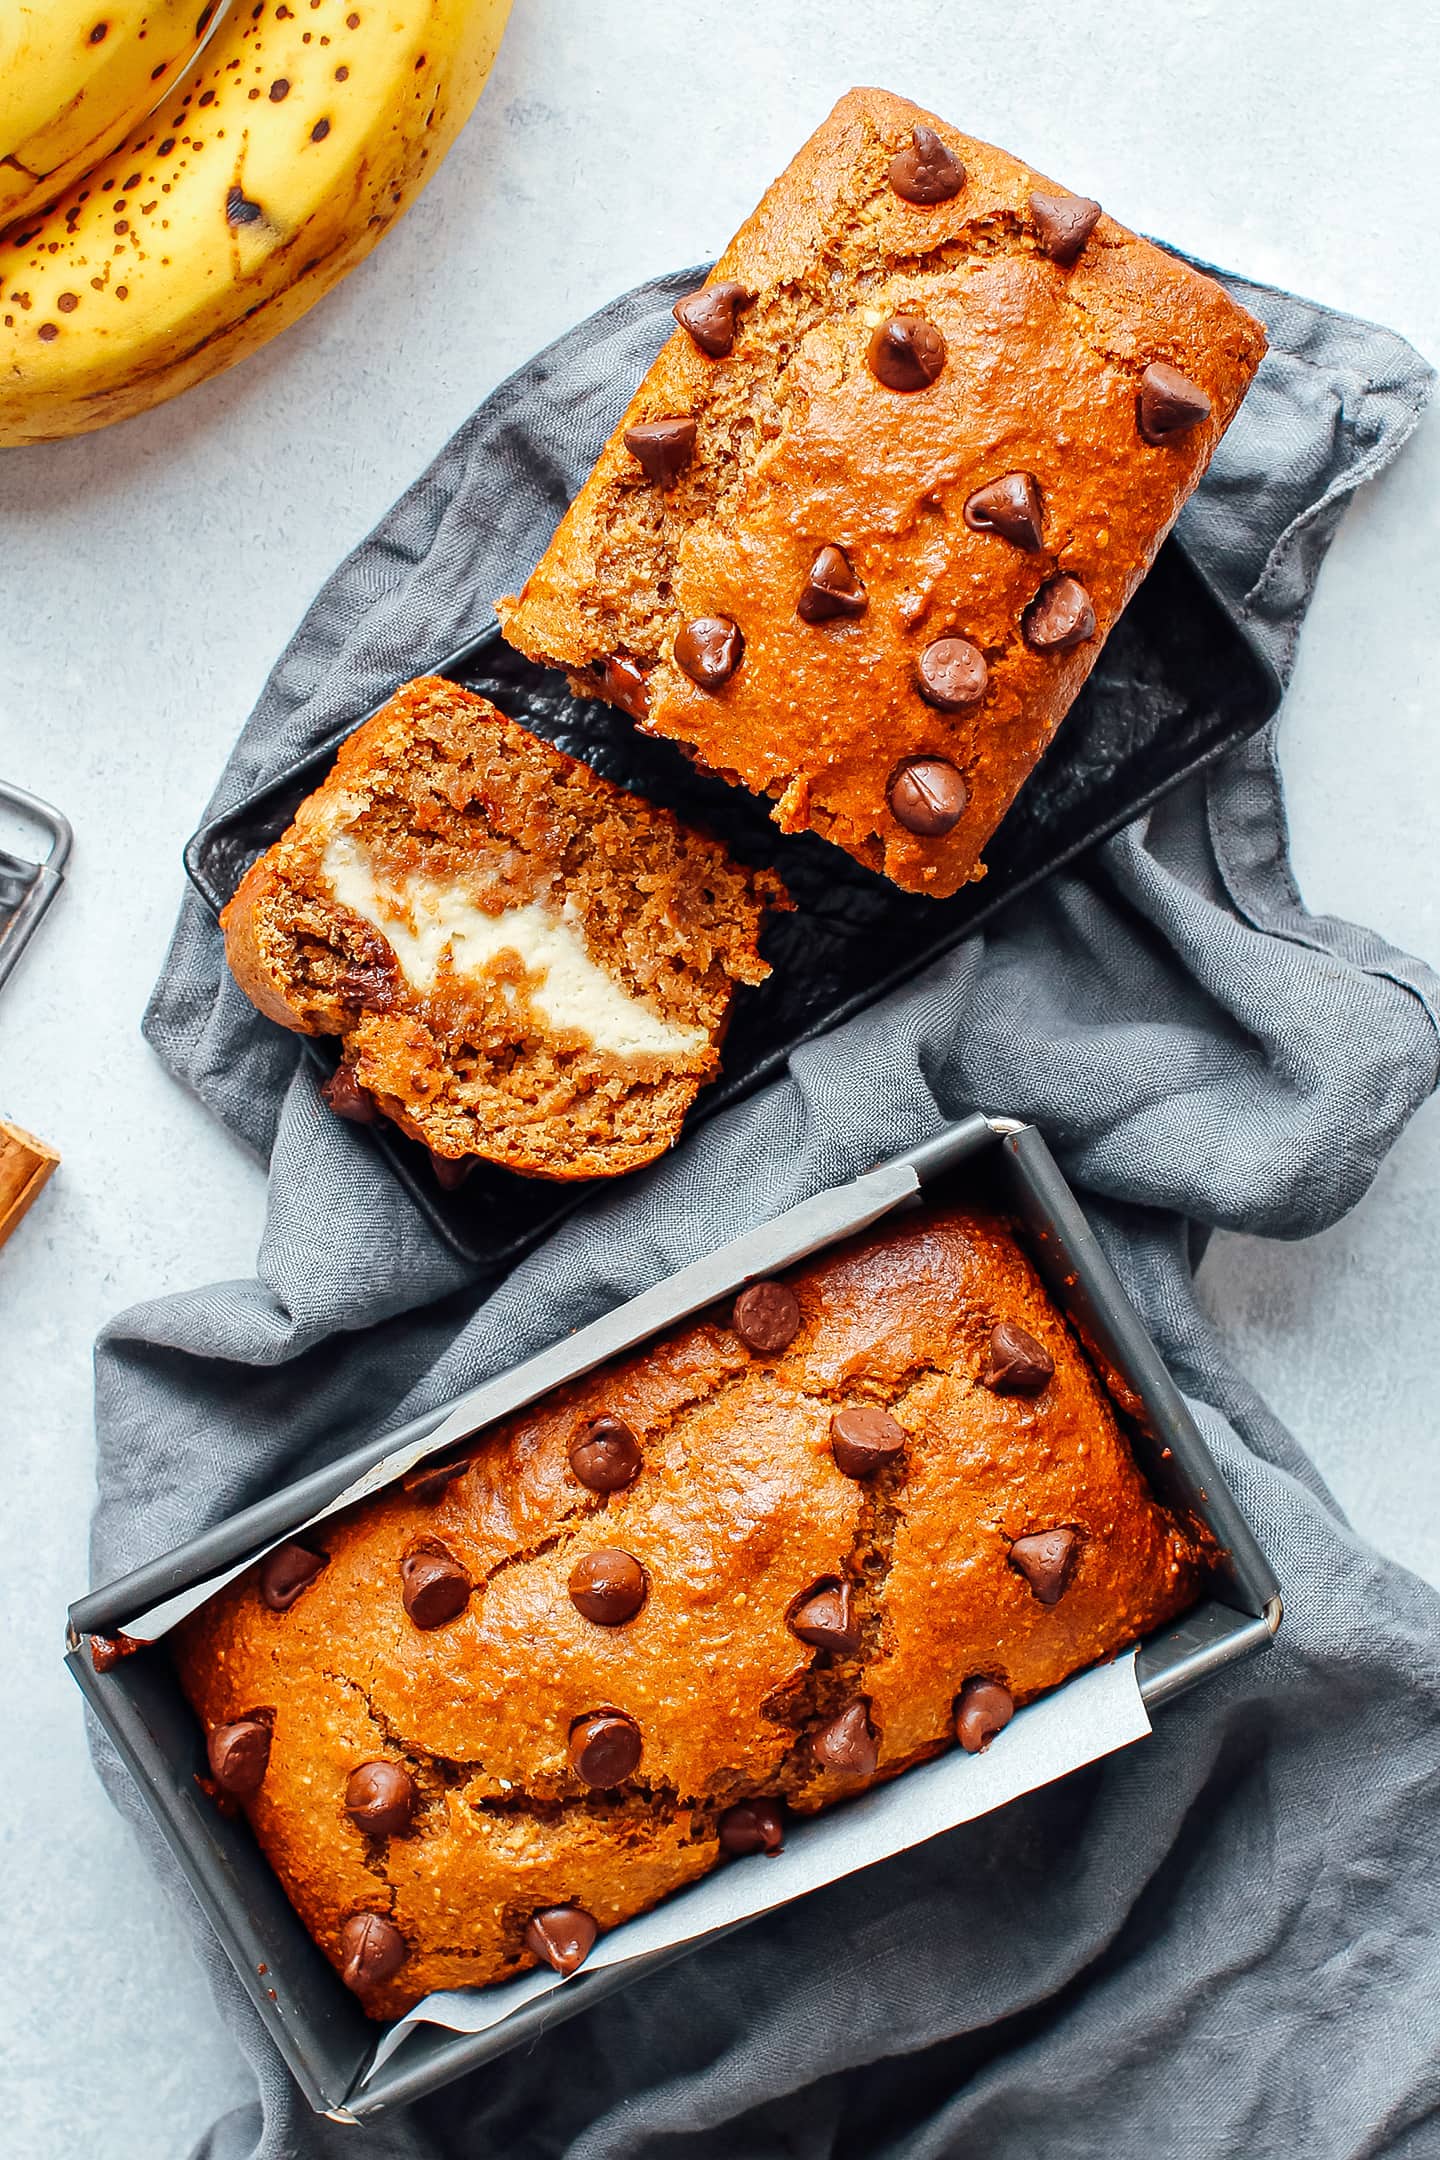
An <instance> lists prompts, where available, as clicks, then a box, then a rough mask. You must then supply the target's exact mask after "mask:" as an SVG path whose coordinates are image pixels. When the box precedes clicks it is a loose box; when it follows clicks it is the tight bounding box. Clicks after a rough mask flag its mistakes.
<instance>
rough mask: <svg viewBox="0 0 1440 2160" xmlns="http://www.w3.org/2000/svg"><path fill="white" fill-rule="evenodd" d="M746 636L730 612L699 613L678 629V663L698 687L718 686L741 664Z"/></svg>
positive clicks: (676, 644)
mask: <svg viewBox="0 0 1440 2160" xmlns="http://www.w3.org/2000/svg"><path fill="white" fill-rule="evenodd" d="M744 652H745V640H744V638H743V637H741V635H740V632H739V630H738V629H737V628H736V626H735V624H734V623H733V622H731V620H730V618H729V616H728V615H697V616H696V618H695V620H694V622H687V623H685V624H683V625H682V627H681V628H680V629H679V630H677V631H676V633H675V664H676V666H677V667H679V668H683V669H684V671H685V673H686V674H687V675H688V676H689V678H690V680H691V682H693V683H694V684H695V686H696V688H697V689H699V690H719V689H721V688H722V687H723V686H724V685H725V684H726V683H727V682H729V680H730V677H731V676H732V675H733V674H734V672H735V670H736V668H738V667H739V665H740V662H741V660H742V658H743V657H744Z"/></svg>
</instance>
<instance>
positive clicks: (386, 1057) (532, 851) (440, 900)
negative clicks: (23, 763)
mask: <svg viewBox="0 0 1440 2160" xmlns="http://www.w3.org/2000/svg"><path fill="white" fill-rule="evenodd" d="M786 905H788V902H787V901H786V897H785V893H784V889H783V887H782V886H781V884H780V882H779V880H778V879H776V878H773V877H770V876H769V875H767V874H766V873H765V872H761V871H751V870H747V869H745V868H744V867H743V866H742V865H740V864H738V863H735V862H732V861H731V860H730V858H729V857H728V856H727V854H726V853H725V850H724V849H723V848H722V847H721V846H720V845H719V843H718V842H717V841H714V840H712V839H709V838H708V837H707V836H705V835H704V834H701V833H697V832H692V831H690V830H689V829H688V828H687V827H685V826H683V825H681V824H679V823H678V822H677V820H676V819H675V818H673V817H672V816H671V815H670V813H669V812H668V811H666V810H659V809H656V808H654V807H653V806H652V805H651V804H649V803H646V802H643V801H641V800H640V799H639V797H637V796H635V795H630V794H627V793H626V792H625V791H624V790H622V789H620V788H617V787H614V786H612V785H611V783H610V782H609V781H607V780H602V779H601V778H600V777H599V776H598V775H597V774H595V773H593V772H591V771H590V769H589V767H588V766H585V765H581V764H578V763H577V762H576V761H575V760H574V759H572V758H567V757H563V756H562V755H561V754H560V752H559V751H557V750H554V749H552V748H551V746H550V745H549V744H548V743H545V742H542V741H540V740H539V738H538V737H536V736H534V735H531V734H529V733H528V732H527V731H526V730H525V729H524V728H520V727H516V726H515V725H514V723H513V722H512V721H509V720H507V719H506V718H505V717H504V715H503V714H502V713H499V712H497V711H496V709H495V707H494V706H493V705H490V704H488V703H487V702H486V700H485V699H484V698H479V697H475V696H473V695H472V694H471V693H470V692H469V691H467V690H461V689H458V688H457V687H456V685H455V684H454V683H450V682H446V681H443V680H441V679H440V678H438V677H430V678H426V679H424V680H422V681H419V682H415V683H411V684H409V685H408V686H407V687H406V688H405V689H403V690H401V691H398V692H397V693H396V695H395V696H394V697H393V698H392V699H391V700H390V702H389V704H388V705H386V706H385V707H384V708H383V709H382V710H381V711H380V712H379V713H377V714H376V715H375V717H374V718H373V719H371V720H368V721H367V722H366V723H365V725H364V726H363V727H361V728H359V729H358V730H357V731H356V733H355V734H354V735H352V736H351V737H350V739H349V741H348V742H347V743H346V744H345V745H344V747H343V748H342V749H341V751H340V754H339V757H338V758H337V760H336V763H335V767H334V769H333V771H332V772H331V773H330V775H329V777H328V778H327V779H326V781H325V782H324V784H323V786H321V787H320V788H318V789H317V790H316V792H315V793H314V794H313V795H311V796H310V797H309V798H308V800H307V801H306V802H304V803H302V805H301V807H300V809H299V811H298V812H297V813H296V817H295V821H294V823H293V824H292V825H291V827H290V829H289V831H288V832H286V833H285V834H284V835H283V836H282V838H281V839H280V840H278V841H277V842H276V844H275V845H274V847H272V848H271V849H270V850H269V851H268V853H267V854H265V855H263V856H262V857H261V858H260V860H259V861H258V862H257V863H256V864H255V865H254V866H253V867H252V868H251V870H250V871H249V872H248V874H247V875H246V877H245V879H244V881H243V882H242V884H241V885H240V888H239V890H238V891H237V893H236V894H235V897H234V899H233V900H232V901H231V902H230V904H229V906H228V907H227V908H226V910H225V912H224V914H223V915H222V916H221V918H220V919H221V923H222V925H223V928H224V931H225V947H226V954H227V957H228V959H229V962H230V966H231V969H232V970H233V972H234V974H235V976H236V979H237V980H238V982H239V984H240V986H241V988H242V989H243V990H244V991H245V992H246V994H247V996H249V997H250V998H251V999H252V1000H253V1001H254V1003H255V1004H256V1005H258V1006H259V1008H260V1010H261V1011H262V1012H263V1013H266V1014H268V1016H269V1017H270V1018H271V1019H273V1020H278V1021H279V1022H280V1023H281V1025H282V1026H284V1027H291V1028H297V1029H301V1030H303V1031H304V1032H306V1033H309V1034H317V1035H335V1036H338V1037H339V1038H340V1040H341V1044H342V1048H343V1062H342V1063H341V1065H340V1067H339V1069H338V1071H337V1072H336V1073H335V1074H334V1075H333V1077H332V1078H331V1079H330V1080H329V1081H328V1082H327V1083H326V1086H325V1088H324V1090H323V1093H324V1096H325V1100H326V1102H327V1103H328V1104H329V1106H330V1108H331V1109H332V1110H334V1111H335V1112H336V1113H337V1114H338V1115H339V1116H341V1117H344V1118H350V1119H355V1120H358V1121H361V1122H366V1121H369V1120H371V1119H373V1118H374V1117H376V1116H378V1115H380V1114H382V1113H383V1114H384V1115H386V1116H388V1117H390V1118H392V1119H393V1120H394V1121H395V1122H396V1124H398V1125H399V1126H400V1127H401V1129H402V1130H403V1131H404V1132H407V1133H409V1134H410V1135H411V1137H412V1138H414V1139H417V1140H420V1141H422V1142H423V1143H424V1144H425V1146H426V1147H428V1148H429V1149H430V1150H431V1153H432V1156H433V1158H434V1160H435V1166H436V1171H437V1174H439V1175H441V1176H442V1180H443V1181H445V1182H452V1181H453V1180H454V1178H455V1177H456V1176H457V1175H458V1174H460V1173H463V1171H464V1169H465V1168H466V1167H467V1166H468V1165H469V1164H470V1163H471V1162H473V1160H474V1159H475V1158H476V1157H477V1156H484V1157H486V1158H488V1159H489V1160H490V1161H492V1162H497V1163H501V1164H503V1165H504V1166H505V1167H506V1168H508V1169H511V1170H517V1171H520V1172H521V1173H522V1174H524V1175H526V1176H531V1177H548V1178H581V1177H608V1176H613V1175H615V1174H616V1173H617V1172H620V1171H626V1170H633V1169H636V1168H638V1167H639V1166H640V1165H641V1164H642V1163H646V1162H649V1161H651V1160H652V1158H653V1157H654V1156H656V1155H658V1154H659V1153H660V1152H661V1151H662V1150H663V1149H664V1148H666V1147H668V1146H669V1145H670V1144H671V1142H672V1141H673V1140H674V1139H675V1137H676V1135H677V1134H678V1132H679V1129H680V1123H681V1120H682V1118H683V1117H684V1114H685V1112H686V1110H687V1109H688V1108H689V1106H690V1104H691V1102H692V1101H693V1100H694V1097H695V1094H696V1091H697V1090H698V1088H699V1087H700V1084H701V1082H702V1081H704V1080H706V1079H708V1078H709V1077H710V1075H711V1074H712V1073H713V1072H714V1071H715V1070H716V1068H717V1066H718V1064H719V1056H720V1049H719V1046H720V1039H721V1036H722V1034H723V1032H724V1028H725V1023H726V1021H727V1019H728V1017H729V1012H730V1007H731V1002H732V1000H733V997H734V994H735V990H736V987H737V985H739V984H742V983H756V982H762V981H763V980H764V978H765V977H766V976H767V975H768V974H769V972H770V970H769V968H768V967H767V965H766V964H765V962H764V961H763V960H762V959H761V958H760V956H759V953H758V951H757V949H756V942H757V938H758V936H759V932H760V926H761V923H762V921H763V919H764V916H765V912H766V910H767V908H774V907H783V906H786Z"/></svg>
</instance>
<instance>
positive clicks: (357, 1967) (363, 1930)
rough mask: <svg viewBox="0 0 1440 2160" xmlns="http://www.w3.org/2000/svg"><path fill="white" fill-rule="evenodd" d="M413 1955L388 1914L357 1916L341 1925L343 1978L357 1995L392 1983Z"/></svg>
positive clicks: (375, 1913) (363, 1914)
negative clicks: (388, 1982)
mask: <svg viewBox="0 0 1440 2160" xmlns="http://www.w3.org/2000/svg"><path fill="white" fill-rule="evenodd" d="M409 1955H410V1949H409V1945H408V1944H407V1942H406V1940H405V1938H404V1936H403V1935H402V1934H401V1933H400V1930H399V1928H397V1927H396V1926H395V1924H394V1922H393V1921H391V1920H387V1919H386V1917H385V1915H384V1913H378V1912H353V1913H351V1915H350V1917H349V1919H348V1920H344V1921H342V1922H341V1926H340V1960H341V1962H340V1977H341V1979H342V1980H343V1981H344V1983H345V1985H346V1987H348V1988H353V1989H354V1990H355V1993H356V1994H357V1995H363V1994H364V1992H365V1990H366V1988H372V1987H379V1985H380V1983H381V1981H382V1980H388V1979H390V1977H391V1976H392V1974H394V1973H397V1972H399V1970H400V1967H401V1966H402V1965H403V1964H404V1962H405V1960H406V1958H407V1957H408V1956H409Z"/></svg>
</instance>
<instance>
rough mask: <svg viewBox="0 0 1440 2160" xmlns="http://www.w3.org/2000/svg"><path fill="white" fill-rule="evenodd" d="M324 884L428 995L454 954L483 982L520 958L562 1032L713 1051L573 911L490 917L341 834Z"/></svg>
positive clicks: (326, 862) (628, 1047)
mask: <svg viewBox="0 0 1440 2160" xmlns="http://www.w3.org/2000/svg"><path fill="white" fill-rule="evenodd" d="M320 872H321V876H322V877H323V878H324V880H325V882H326V884H327V885H328V886H329V888H330V891H331V893H332V895H333V897H334V898H335V899H336V900H337V901H338V902H339V904H340V906H341V907H344V908H348V909H349V910H350V912H351V913H352V914H354V915H358V916H360V918H361V919H362V921H364V922H367V923H369V924H370V926H371V928H372V929H374V930H378V931H379V933H380V935H381V936H382V937H383V938H384V939H385V942H386V943H387V944H388V945H389V947H390V949H391V951H392V952H393V953H394V955H395V958H396V961H397V962H398V964H399V967H400V972H401V974H402V975H403V976H404V977H405V980H406V982H407V983H408V984H409V985H410V987H411V989H412V990H414V991H415V992H416V993H417V994H418V995H419V996H421V997H424V996H425V995H426V994H427V993H428V992H429V991H431V990H432V989H433V988H434V986H435V982H436V979H437V978H438V976H439V973H440V968H441V964H442V962H443V961H444V959H445V956H446V955H447V953H448V955H449V959H450V967H451V970H452V971H453V973H454V974H456V975H459V976H466V975H483V974H484V973H485V972H486V970H487V969H488V968H490V967H491V966H493V964H494V963H495V962H496V961H497V960H498V959H499V958H500V956H501V954H502V953H512V954H513V955H514V956H515V958H516V959H518V960H519V962H520V965H521V966H522V967H523V968H524V970H525V972H526V974H527V975H528V976H529V977H530V978H531V981H530V984H529V986H528V995H529V999H530V1003H531V1005H532V1006H533V1007H534V1009H535V1011H536V1012H537V1013H538V1014H539V1016H540V1018H541V1019H542V1020H543V1021H544V1022H545V1024H546V1025H547V1026H548V1027H551V1028H554V1029H555V1030H556V1032H557V1033H562V1034H579V1035H583V1036H585V1037H587V1038H588V1040H589V1041H590V1043H591V1044H592V1045H593V1047H594V1048H595V1049H596V1050H603V1051H606V1052H608V1053H609V1054H610V1055H611V1056H613V1057H622V1058H632V1057H647V1056H661V1057H672V1058H673V1057H684V1056H688V1055H690V1054H691V1053H692V1052H694V1051H696V1050H701V1049H703V1048H704V1047H705V1045H706V1043H707V1042H708V1040H709V1037H708V1035H707V1033H706V1031H705V1029H704V1028H695V1027H684V1026H681V1025H679V1024H677V1023H676V1022H673V1021H669V1020H664V1019H662V1018H661V1016H660V1015H659V1013H656V1012H652V1010H651V1009H650V1007H649V1006H648V1005H646V1004H645V1003H643V1001H642V1000H641V999H639V998H636V997H632V996H631V995H630V993H629V992H628V991H627V990H624V989H622V988H621V986H620V985H619V983H617V982H616V981H615V979H614V977H613V976H612V975H608V974H607V973H606V971H605V969H604V968H602V967H598V966H597V965H596V963H595V962H594V961H593V960H592V959H591V957H590V955H589V953H588V951H587V950H586V947H585V937H584V933H583V931H582V929H581V927H580V924H579V921H578V919H577V917H576V915H575V914H574V912H573V911H572V909H571V908H570V905H569V903H568V902H567V903H566V905H565V906H564V907H563V908H562V909H560V910H559V911H557V910H556V909H554V908H553V907H549V906H547V905H546V903H545V902H544V901H543V900H527V901H526V902H525V903H524V905H523V906H521V907H512V908H504V909H502V910H501V912H500V913H499V914H498V915H491V914H487V913H486V911H485V910H484V908H481V907H477V906H476V904H475V902H474V901H473V900H472V899H471V898H470V897H469V896H468V894H466V893H465V892H464V891H462V890H461V889H460V888H459V887H457V886H455V885H451V884H446V883H444V882H442V881H441V880H440V879H438V878H427V877H419V876H413V875H412V876H410V877H407V878H405V879H403V880H402V881H401V882H400V883H399V884H393V883H390V882H388V881H386V880H385V879H383V878H381V877H379V876H378V875H377V874H376V871H375V866H374V864H373V862H372V860H371V857H370V854H369V851H368V850H367V849H366V848H365V847H363V846H362V845H361V843H360V842H359V841H357V840H356V839H355V838H354V836H353V835H352V834H350V833H348V832H336V833H332V834H331V836H330V839H329V841H328V842H327V844H326V848H325V853H324V855H323V857H322V858H321V863H320Z"/></svg>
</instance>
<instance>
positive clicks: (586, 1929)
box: [525, 1905, 600, 1979]
mask: <svg viewBox="0 0 1440 2160" xmlns="http://www.w3.org/2000/svg"><path fill="white" fill-rule="evenodd" d="M599 1933H600V1930H599V1928H598V1927H597V1926H596V1924H595V1922H594V1921H593V1920H592V1919H591V1917H590V1915H589V1913H588V1912H582V1911H581V1909H580V1907H579V1906H578V1905H547V1906H546V1907H545V1910H544V1911H543V1912H537V1913H534V1914H532V1916H531V1920H530V1925H529V1926H528V1927H527V1928H526V1930H525V1947H526V1949H527V1950H531V1951H533V1952H534V1954H535V1956H536V1957H538V1958H539V1959H541V1961H542V1962H543V1963H544V1964H546V1965H549V1966H551V1967H552V1968H553V1970H554V1971H555V1972H557V1973H559V1975H560V1977H561V1978H562V1979H566V1978H568V1976H569V1975H570V1974H571V1973H573V1972H578V1971H579V1969H580V1967H581V1966H582V1965H583V1964H584V1962H585V1960H586V1958H587V1957H589V1955H590V1952H591V1951H592V1950H593V1949H594V1947H595V1938H596V1936H597V1935H598V1934H599Z"/></svg>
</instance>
